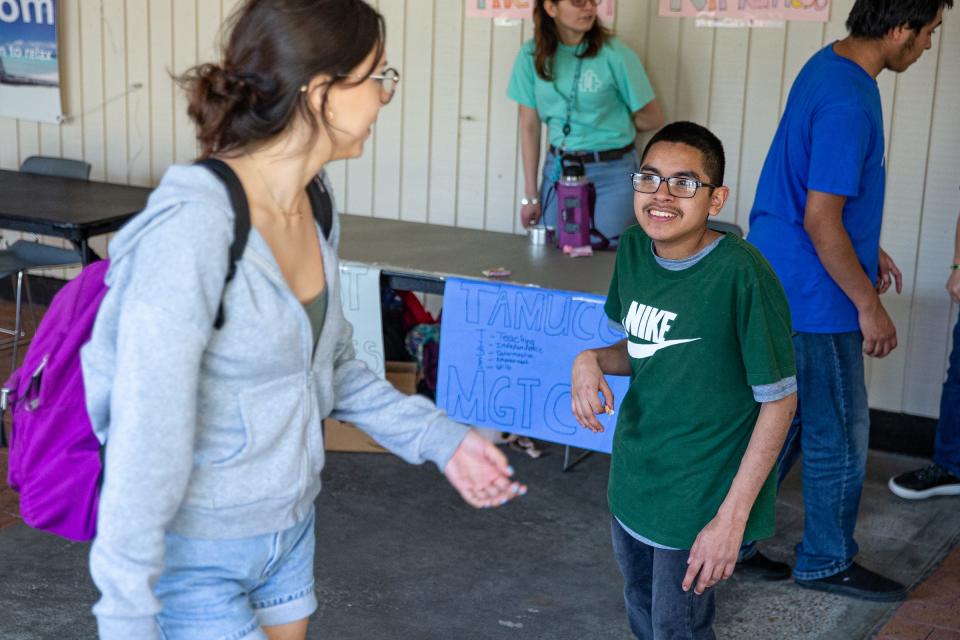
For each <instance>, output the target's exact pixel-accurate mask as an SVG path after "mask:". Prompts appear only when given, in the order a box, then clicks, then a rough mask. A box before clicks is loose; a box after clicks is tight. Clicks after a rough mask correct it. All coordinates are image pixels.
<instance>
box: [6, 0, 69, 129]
mask: <svg viewBox="0 0 960 640" xmlns="http://www.w3.org/2000/svg"><path fill="white" fill-rule="evenodd" d="M57 4H58V3H57V0H3V1H2V2H0V116H2V117H7V118H20V119H22V120H36V121H39V122H60V121H61V120H62V119H63V104H62V101H61V97H60V59H59V55H58V53H59V52H58V49H57Z"/></svg>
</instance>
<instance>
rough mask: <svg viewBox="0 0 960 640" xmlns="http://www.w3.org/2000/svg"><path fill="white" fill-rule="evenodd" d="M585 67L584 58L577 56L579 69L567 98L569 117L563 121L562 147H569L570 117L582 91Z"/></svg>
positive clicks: (574, 75)
mask: <svg viewBox="0 0 960 640" xmlns="http://www.w3.org/2000/svg"><path fill="white" fill-rule="evenodd" d="M582 69H583V58H581V57H579V56H578V57H577V70H576V71H575V72H574V74H573V86H572V87H570V97H568V98H567V117H566V120H564V123H563V141H562V142H561V143H560V149H561V150H564V149H566V148H567V136H569V135H570V119H571V117H572V116H573V108H574V107H575V106H576V104H577V95H578V93H579V91H580V71H581V70H582Z"/></svg>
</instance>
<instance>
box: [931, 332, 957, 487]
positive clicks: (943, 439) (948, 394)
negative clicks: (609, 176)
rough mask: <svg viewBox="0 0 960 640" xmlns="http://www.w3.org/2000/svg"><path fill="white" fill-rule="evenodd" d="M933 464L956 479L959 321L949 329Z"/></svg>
mask: <svg viewBox="0 0 960 640" xmlns="http://www.w3.org/2000/svg"><path fill="white" fill-rule="evenodd" d="M933 461H934V462H936V463H937V464H938V465H940V466H941V467H943V468H944V469H946V470H947V471H949V472H950V473H952V474H953V475H955V476H958V477H960V318H958V319H957V323H956V324H955V325H954V327H953V349H951V350H950V366H949V368H948V369H947V381H946V382H944V383H943V392H942V393H941V394H940V421H939V422H938V423H937V440H936V443H935V444H934V448H933Z"/></svg>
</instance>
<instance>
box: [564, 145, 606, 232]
mask: <svg viewBox="0 0 960 640" xmlns="http://www.w3.org/2000/svg"><path fill="white" fill-rule="evenodd" d="M556 189H557V230H556V238H557V246H558V247H560V248H561V249H562V248H563V247H564V246H567V245H569V246H571V247H584V246H589V245H590V228H591V227H592V226H593V224H592V223H593V207H594V204H596V199H597V192H596V189H595V188H594V186H593V183H592V182H590V180H588V179H587V172H586V169H585V168H584V166H583V162H581V161H580V160H579V159H577V158H572V157H570V156H564V157H563V160H562V172H561V175H560V181H559V182H557V185H556Z"/></svg>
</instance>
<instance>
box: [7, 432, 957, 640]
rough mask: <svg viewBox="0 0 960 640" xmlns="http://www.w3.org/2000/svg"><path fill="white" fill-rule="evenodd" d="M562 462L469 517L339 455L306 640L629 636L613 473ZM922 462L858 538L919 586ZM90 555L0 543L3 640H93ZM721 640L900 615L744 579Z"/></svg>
mask: <svg viewBox="0 0 960 640" xmlns="http://www.w3.org/2000/svg"><path fill="white" fill-rule="evenodd" d="M560 458H561V450H560V449H559V447H553V448H552V449H551V451H550V455H548V456H545V457H543V458H541V459H539V460H530V459H528V458H521V457H518V456H517V455H516V454H512V461H513V464H514V466H515V467H516V468H517V472H518V476H519V477H520V478H522V479H523V480H524V481H526V482H528V483H529V485H530V494H529V495H528V496H526V497H524V498H523V499H521V500H519V501H518V502H517V503H515V504H512V505H510V506H509V507H507V508H505V509H498V510H493V511H473V510H471V509H469V508H467V507H466V506H465V505H463V504H462V503H461V502H460V501H459V500H458V499H457V498H456V496H455V495H454V493H453V491H452V489H450V488H449V487H448V486H447V485H446V483H445V481H444V480H443V479H442V477H440V476H439V475H438V474H437V473H436V470H435V469H434V468H432V467H413V466H410V465H406V464H404V463H403V462H401V461H400V460H398V459H396V458H393V457H391V456H387V455H376V454H373V455H371V454H343V453H340V454H336V453H335V454H330V457H329V463H328V466H327V469H326V471H325V473H324V480H325V490H324V493H323V494H322V495H321V497H320V499H319V500H318V502H317V506H318V524H317V535H318V551H317V561H316V564H317V576H318V582H317V595H318V599H319V600H320V608H319V610H318V611H317V612H316V614H315V615H314V617H313V619H312V622H311V626H310V631H309V633H308V637H309V638H328V639H329V638H333V639H354V638H356V639H364V640H367V639H373V640H375V639H379V638H400V639H408V638H415V639H434V638H435V639H449V638H456V639H458V640H460V639H462V640H466V639H474V638H476V639H485V638H508V639H516V640H523V639H526V638H531V639H532V638H550V639H558V640H559V639H582V638H588V639H591V640H594V639H595V640H601V639H606V638H627V637H629V631H628V629H627V625H626V621H625V618H624V613H623V604H622V600H621V594H620V576H619V573H618V571H617V568H616V565H615V564H614V562H613V559H612V557H611V552H610V541H609V515H608V513H607V510H606V505H605V497H604V496H605V493H604V492H605V488H606V480H607V471H608V463H609V459H608V458H607V457H606V456H603V455H593V456H591V457H590V458H588V459H587V460H586V461H585V462H584V463H583V464H581V465H580V466H579V467H577V468H576V469H575V470H574V471H573V472H570V473H561V472H560V464H561V459H560ZM922 462H923V461H920V460H916V459H911V458H905V457H902V456H895V455H890V454H881V453H873V454H872V455H871V458H870V464H869V467H868V483H867V487H866V490H865V493H864V501H863V505H862V507H861V512H860V521H859V528H858V534H857V538H858V541H859V543H860V546H861V556H860V558H861V559H862V561H863V562H864V564H866V565H867V566H870V567H872V568H875V569H880V570H883V571H885V572H886V573H887V574H888V575H890V576H891V577H893V578H896V579H898V580H901V581H904V582H907V583H915V582H917V581H919V580H920V579H922V578H923V577H924V576H925V574H926V573H927V572H928V571H929V569H930V568H931V566H932V565H933V564H935V563H936V562H937V561H939V560H940V559H941V558H942V557H943V556H944V554H945V553H946V552H947V551H948V550H949V548H950V547H951V546H952V545H953V544H954V543H955V542H956V540H957V536H958V532H960V509H958V508H957V507H958V501H957V500H956V499H937V500H929V501H925V502H919V503H908V502H905V501H902V500H899V499H897V498H895V497H894V496H892V495H891V494H890V493H889V492H888V491H887V489H886V480H887V478H888V477H889V476H890V475H892V474H894V473H896V472H899V471H901V470H906V469H909V468H913V467H914V466H917V465H918V464H920V463H922ZM801 526H802V509H801V505H800V493H799V477H798V474H797V473H794V474H792V475H791V477H790V478H788V481H787V483H786V484H785V486H784V487H783V490H782V492H781V496H780V503H779V511H778V531H779V533H778V535H777V536H776V537H775V538H773V539H772V540H769V541H767V542H766V543H764V545H763V549H764V551H765V552H767V553H768V555H771V556H774V557H777V558H781V559H790V560H792V556H793V550H792V549H793V545H794V544H795V543H796V541H797V540H798V538H799V533H800V527H801ZM87 552H88V547H87V545H84V544H74V543H69V542H65V541H63V540H60V539H58V538H55V537H52V536H48V535H45V534H40V533H37V532H35V531H32V530H30V529H28V528H27V527H25V526H23V525H22V524H17V525H14V526H12V527H9V528H7V529H3V530H2V531H0V638H3V639H4V640H35V639H41V638H44V639H45V638H51V639H53V638H56V639H58V640H60V639H64V638H68V639H73V638H92V637H94V634H95V625H94V621H93V618H92V616H91V615H90V613H89V611H90V606H91V604H92V603H93V601H94V600H95V599H96V590H95V589H94V587H93V585H92V584H91V582H90V579H89V577H88V574H87V570H86V560H87ZM718 603H719V615H718V623H717V632H718V635H719V637H720V638H721V639H738V640H739V639H741V638H748V639H750V640H765V639H768V638H769V639H781V638H793V639H814V638H823V639H829V640H834V639H838V640H847V639H850V640H854V639H859V638H868V637H870V636H871V635H872V634H873V633H874V632H875V631H876V630H878V629H879V628H880V627H881V626H882V624H883V623H884V621H885V620H886V619H887V618H888V617H889V616H890V615H891V614H892V613H893V611H894V610H895V609H896V605H889V604H871V603H865V602H859V601H855V600H849V599H844V598H840V597H837V596H831V595H827V594H822V593H818V592H813V591H807V590H803V589H800V588H797V587H796V586H794V585H793V584H792V583H791V582H783V583H775V584H770V583H761V582H755V581H751V580H747V579H743V578H741V577H739V576H734V578H733V579H732V580H731V581H730V582H729V583H727V584H724V585H722V586H721V587H719V591H718Z"/></svg>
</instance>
